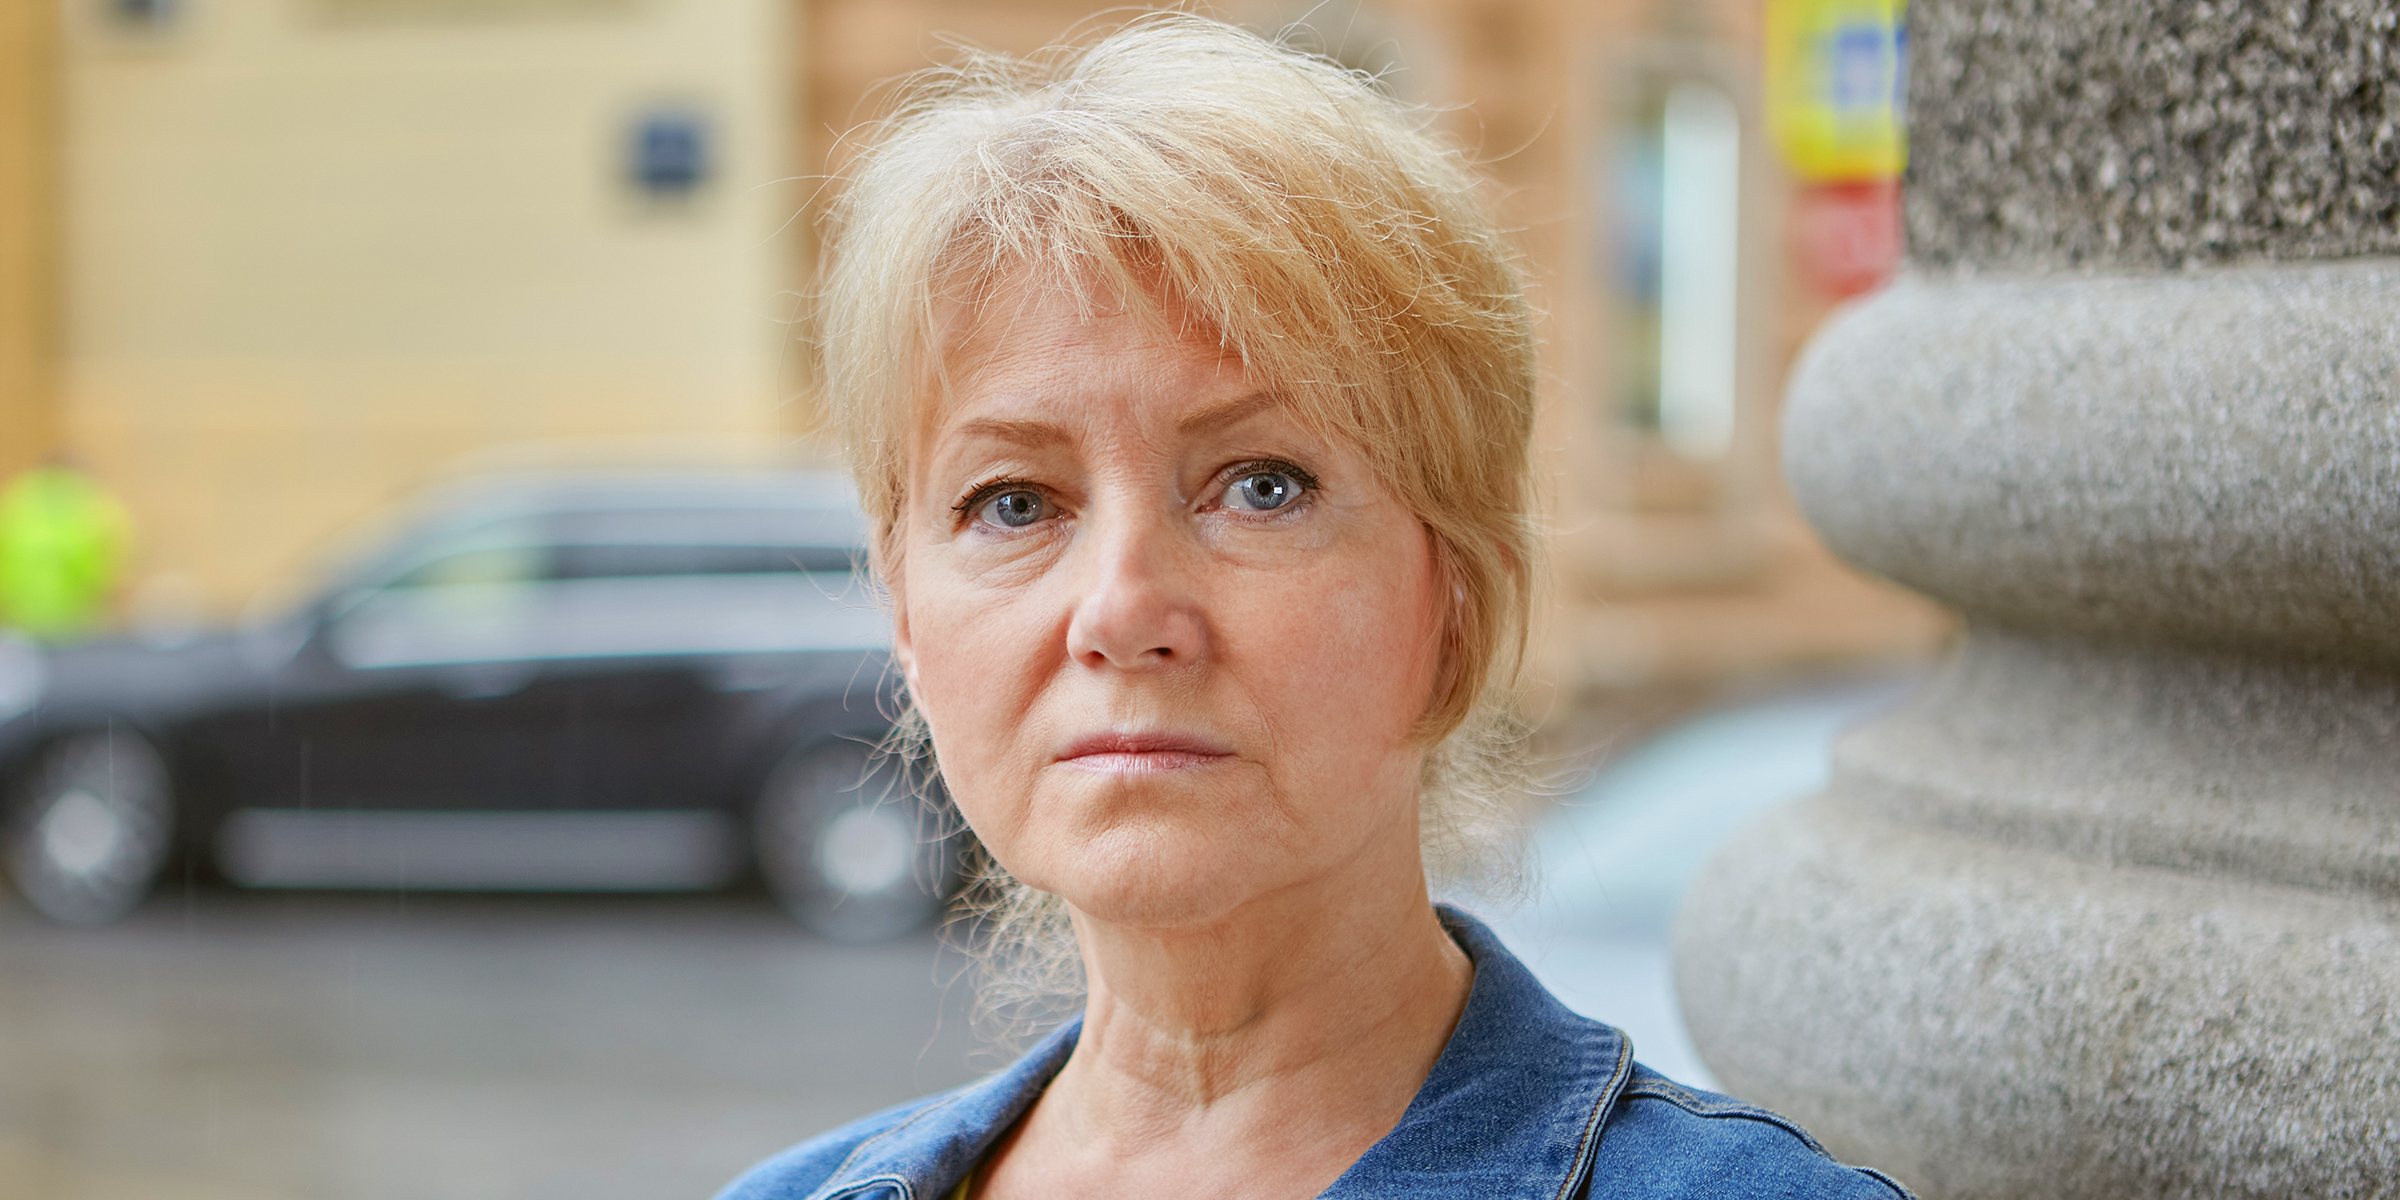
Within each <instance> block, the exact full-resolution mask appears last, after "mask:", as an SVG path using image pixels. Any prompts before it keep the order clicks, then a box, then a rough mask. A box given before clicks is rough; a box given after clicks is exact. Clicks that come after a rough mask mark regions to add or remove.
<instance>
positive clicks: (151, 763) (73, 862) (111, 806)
mask: <svg viewBox="0 0 2400 1200" xmlns="http://www.w3.org/2000/svg"><path fill="white" fill-rule="evenodd" d="M7 801H8V804H7V811H6V813H5V814H4V818H0V858H5V860H6V863H7V866H8V875H9V879H10V881H11V882H13V883H15V884H16V887H17V892H18V894H19V895H22V896H23V897H25V901H26V903H28V904H31V905H32V906H33V907H34V909H35V910H36V911H38V912H40V913H41V914H42V915H44V916H46V917H49V918H50V919H51V920H54V921H57V922H60V923H61V924H66V925H105V924H107V923H109V922H110V921H114V920H116V919H117V918H119V917H122V916H124V915H125V914H126V913H128V912H131V911H133V908H134V906H135V905H138V904H140V903H141V902H142V899H143V898H144V897H146V896H148V895H149V894H150V886H151V884H152V883H153V882H155V881H156V880H157V878H158V873H159V870H160V868H162V867H164V866H165V865H166V863H167V857H168V854H169V853H170V852H171V850H172V849H173V846H174V834H175V804H174V794H173V791H172V789H171V788H170V786H169V783H168V779H167V768H166V764H165V763H164V762H163V761H161V760H160V759H159V756H158V752H157V751H156V750H154V749H152V748H151V746H150V743H149V742H148V741H147V740H146V739H144V738H142V737H141V736H140V735H138V734H134V733H131V732H128V731H125V730H121V729H108V730H93V731H91V732H88V733H77V734H70V735H68V736H66V737H63V738H60V739H58V740H57V741H54V742H52V743H50V744H49V745H48V746H47V747H44V748H43V749H42V751H41V752H40V753H39V754H37V755H36V756H35V757H34V759H33V760H32V763H31V765H30V767H29V768H28V769H27V770H26V771H25V773H24V774H23V775H21V776H20V777H19V778H18V780H17V783H16V786H15V787H14V788H13V789H12V790H11V792H10V794H9V795H8V797H7Z"/></svg>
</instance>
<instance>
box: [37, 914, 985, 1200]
mask: <svg viewBox="0 0 2400 1200" xmlns="http://www.w3.org/2000/svg"><path fill="white" fill-rule="evenodd" d="M162 890H163V889H162ZM960 965H961V963H960V960H959V959H958V958H957V957H956V956H955V955H953V954H950V953H948V952H946V951H943V950H941V949H940V948H939V947H938V946H937V944H936V942H935V940H934V939H933V937H932V935H930V934H922V935H918V936H916V937H913V938H910V939H907V940H904V941H901V942H899V943H896V944H893V945H886V946H878V947H870V948H855V947H846V946H839V945H835V944H832V943H829V942H826V941H824V940H822V939H819V938H814V937H811V936H809V935H808V934H806V933H804V932H802V931H801V930H799V929H798V928H796V927H795V926H794V925H793V924H792V923H791V921H790V919H789V918H787V917H786V916H784V915H783V914H782V913H781V912H780V911H778V910H776V909H775V908H774V906H773V905H772V904H771V903H769V902H768V901H766V900H765V899H763V898H755V897H732V898H711V899H693V898H688V897H678V898H667V899H661V898H640V899H610V898H594V897H590V896H575V897H531V898H526V897H511V898H499V899H493V898H462V897H445V898H438V899H429V898H427V897H424V896H412V895H400V894H376V895H350V896H324V895H308V896H300V895H290V894H285V895H276V894H259V893H237V892H222V891H220V892H209V891H202V892H200V893H198V894H197V895H195V896H193V897H191V898H190V899H189V900H188V901H187V900H186V899H184V898H181V897H178V896H173V895H165V896H162V897H161V898H159V899H157V900H155V901H153V902H152V903H151V904H149V905H148V906H146V907H144V908H143V909H142V910H140V911H139V912H137V913H136V914H134V915H133V916H132V917H131V918H129V919H127V920H125V921H124V922H122V923H120V924H117V925H115V926H111V927H109V928H106V929H99V930H69V929H62V928H57V927H54V926H51V925H48V924H45V923H42V922H38V921H36V920H35V919H34V918H32V917H31V916H30V915H28V914H26V913H25V912H24V911H23V910H22V909H20V908H17V907H14V906H13V905H7V904H5V903H0V1200H34V1198H37V1197H38V1198H39V1200H83V1198H94V1200H97V1198H101V1197H106V1198H107V1200H154V1198H155V1200H234V1198H237V1197H239V1198H246V1200H247V1198H255V1200H283V1198H286V1197H290V1198H294V1200H298V1198H302V1197H305V1198H307V1200H385V1198H389V1200H470V1198H475V1200H480V1198H484V1197H493V1198H498V1197H507V1198H509V1200H536V1198H542V1197H560V1198H566V1197H573V1198H575V1200H608V1198H611V1197H628V1198H631V1197H643V1198H644V1200H657V1198H664V1197H678V1196H688V1197H705V1196H707V1195H709V1194H710V1193H712V1192H713V1191H714V1189H715V1188H716V1187H718V1186H719V1185H721V1184H723V1183H724V1182H726V1181H727V1180H728V1179H730V1178H731V1177H732V1176H733V1175H734V1174H736V1173H737V1172H739V1171H740V1170H741V1169H742V1168H743V1167H744V1166H746V1165H748V1164H749V1163H751V1162H753V1161H755V1160H756V1159H758V1158H761V1157H763V1156H765V1155H767V1154H769V1153H772V1152H773V1151H775V1150H777V1149H780V1148H781V1147H783V1146H785V1145H788V1144H790V1143H791V1142H794V1141H797V1140H799V1139H801V1138H803V1137H806V1136H808V1135H810V1134H812V1133H815V1132H817V1131H820V1130H822V1129H825V1128H828V1127H830V1126H832V1125H835V1124H837V1123H839V1122H841V1121H843V1120H846V1119H848V1118H851V1117H855V1116H859V1115H862V1114H864V1113H866V1112H868V1111H871V1110H873V1109H876V1108H880V1107H883V1106H885V1105H888V1104H892V1103H895V1102H898V1101H900V1100H904V1099H907V1098H909V1097H912V1096H916V1095H921V1094H923V1093H925V1092H928V1091H932V1090H936V1089H940V1088H945V1087H949V1086H952V1085H954V1084H956V1083H959V1082H963V1081H965V1080H966V1079H968V1078H970V1077H972V1076H973V1075H974V1074H977V1073H980V1072H981V1071H983V1070H988V1069H990V1068H991V1067H992V1066H994V1065H997V1060H996V1059H995V1058H993V1057H992V1056H991V1055H990V1054H988V1053H985V1052H981V1051H979V1050H977V1048H976V1043H975V1040H974V1038H973V1037H972V1036H971V1034H970V1031H969V1029H968V1026H967V1019H966V1014H967V1008H968V1005H969V1002H970V995H969V988H968V984H967V981H965V980H959V981H958V982H956V983H948V981H949V980H951V979H952V978H953V977H954V976H956V975H957V973H958V970H959V967H960ZM946 984H947V986H945V985H946Z"/></svg>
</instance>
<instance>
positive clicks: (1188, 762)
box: [1058, 733, 1233, 774]
mask: <svg viewBox="0 0 2400 1200" xmlns="http://www.w3.org/2000/svg"><path fill="white" fill-rule="evenodd" d="M1231 757H1233V750H1232V748H1231V747H1228V746H1225V745H1222V744H1220V743H1217V742H1213V741H1210V740H1209V739H1207V738H1202V737H1194V736H1192V735H1189V734H1179V733H1098V734H1093V735H1091V736H1089V737H1085V738H1079V739H1077V740H1076V741H1075V742H1074V743H1073V744H1072V745H1069V746H1068V747H1067V748H1066V749H1065V750H1064V751H1061V752H1060V753H1059V756H1058V761H1059V762H1060V763H1062V764H1064V765H1066V766H1070V767H1074V768H1076V769H1077V770H1083V771H1100V772H1105V773H1109V774H1135V773H1147V772H1154V771H1189V770H1193V769H1195V768H1199V767H1205V766H1210V765H1213V764H1215V763H1219V762H1223V761H1225V760H1226V759H1228V758H1231Z"/></svg>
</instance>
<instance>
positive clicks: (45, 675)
mask: <svg viewBox="0 0 2400 1200" xmlns="http://www.w3.org/2000/svg"><path fill="white" fill-rule="evenodd" d="M49 684H50V667H49V664H48V663H47V662H45V661H44V660H43V657H42V648H41V646H40V644H38V643H36V642H35V641H34V640H33V639H31V638H28V637H23V636H20V635H17V634H0V721H5V720H8V719H10V718H12V717H14V716H16V715H17V714H18V713H21V712H24V711H25V710H26V709H29V708H32V707H33V706H34V705H36V704H39V703H41V699H42V692H43V690H44V689H45V688H47V687H48V686H49Z"/></svg>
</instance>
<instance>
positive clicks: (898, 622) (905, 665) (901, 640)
mask: <svg viewBox="0 0 2400 1200" xmlns="http://www.w3.org/2000/svg"><path fill="white" fill-rule="evenodd" d="M892 661H893V662H896V663H898V664H900V677H901V678H902V679H905V680H907V681H908V687H909V690H910V691H912V692H913V691H915V690H916V687H917V648H916V646H915V644H914V643H912V642H910V641H909V640H908V609H907V607H906V606H904V605H902V604H901V603H900V598H899V597H898V596H897V595H895V596H893V597H892Z"/></svg>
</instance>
